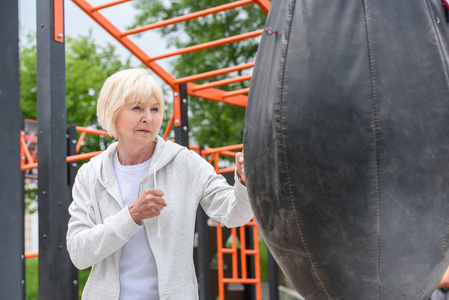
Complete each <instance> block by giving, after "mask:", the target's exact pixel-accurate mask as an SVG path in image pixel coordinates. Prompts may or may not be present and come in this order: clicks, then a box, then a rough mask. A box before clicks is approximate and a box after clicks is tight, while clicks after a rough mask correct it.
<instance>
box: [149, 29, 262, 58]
mask: <svg viewBox="0 0 449 300" xmlns="http://www.w3.org/2000/svg"><path fill="white" fill-rule="evenodd" d="M262 33H263V29H259V30H255V31H251V32H247V33H242V34H239V35H234V36H230V37H227V38H223V39H219V40H216V41H212V42H207V43H204V44H199V45H195V46H190V47H186V48H183V49H179V50H176V51H173V52H169V53H165V54H161V55H156V56H153V57H150V58H148V62H151V61H155V60H158V59H163V58H167V57H171V56H175V55H182V54H186V53H191V52H196V51H200V50H205V49H209V48H213V47H217V46H222V45H226V44H231V43H235V42H238V41H242V40H246V39H249V38H253V37H256V36H259V35H261V34H262Z"/></svg>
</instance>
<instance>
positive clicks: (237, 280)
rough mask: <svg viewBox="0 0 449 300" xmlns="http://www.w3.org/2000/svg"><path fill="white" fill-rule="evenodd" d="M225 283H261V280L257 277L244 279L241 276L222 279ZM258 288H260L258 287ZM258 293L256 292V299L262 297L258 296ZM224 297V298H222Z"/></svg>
mask: <svg viewBox="0 0 449 300" xmlns="http://www.w3.org/2000/svg"><path fill="white" fill-rule="evenodd" d="M222 282H223V283H246V284H257V283H259V280H257V279H255V278H247V279H245V280H242V279H241V278H235V279H234V278H223V280H222ZM256 290H259V289H258V288H257V289H256ZM257 294H258V293H256V299H258V300H259V299H260V297H258V296H257ZM221 299H224V298H220V300H221Z"/></svg>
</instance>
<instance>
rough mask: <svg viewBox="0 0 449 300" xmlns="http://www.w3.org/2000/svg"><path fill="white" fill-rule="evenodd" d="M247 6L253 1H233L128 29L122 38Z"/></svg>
mask: <svg viewBox="0 0 449 300" xmlns="http://www.w3.org/2000/svg"><path fill="white" fill-rule="evenodd" d="M249 4H253V1H252V0H240V1H235V2H232V3H228V4H224V5H220V6H217V7H213V8H209V9H205V10H202V11H198V12H194V13H191V14H188V15H184V16H179V17H176V18H172V19H168V20H164V21H161V22H157V23H153V24H149V25H145V26H142V27H138V28H134V29H130V30H127V31H125V32H123V33H122V36H126V35H131V34H136V33H140V32H143V31H147V30H151V29H155V28H160V27H164V26H168V25H172V24H176V23H180V22H185V21H188V20H193V19H197V18H199V17H204V16H207V15H210V14H215V13H218V12H221V11H225V10H229V9H233V8H237V7H240V6H245V5H249Z"/></svg>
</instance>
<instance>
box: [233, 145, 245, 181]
mask: <svg viewBox="0 0 449 300" xmlns="http://www.w3.org/2000/svg"><path fill="white" fill-rule="evenodd" d="M243 163H244V161H243V153H242V152H237V153H236V154H235V164H236V166H237V176H238V177H239V178H240V182H241V183H242V184H243V185H245V186H246V181H245V166H244V164H243Z"/></svg>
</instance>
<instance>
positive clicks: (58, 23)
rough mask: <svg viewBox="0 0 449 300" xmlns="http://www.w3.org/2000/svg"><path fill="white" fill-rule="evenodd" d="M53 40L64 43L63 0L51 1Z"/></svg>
mask: <svg viewBox="0 0 449 300" xmlns="http://www.w3.org/2000/svg"><path fill="white" fill-rule="evenodd" d="M53 39H54V40H55V41H56V42H58V43H64V0H53Z"/></svg>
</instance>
